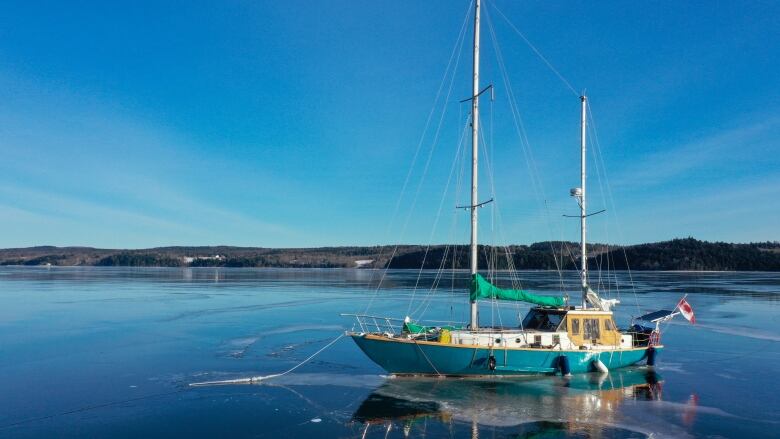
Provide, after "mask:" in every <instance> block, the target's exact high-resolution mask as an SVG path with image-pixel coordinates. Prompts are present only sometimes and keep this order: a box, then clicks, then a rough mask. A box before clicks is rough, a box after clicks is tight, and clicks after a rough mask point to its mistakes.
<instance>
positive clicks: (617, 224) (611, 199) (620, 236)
mask: <svg viewBox="0 0 780 439" xmlns="http://www.w3.org/2000/svg"><path fill="white" fill-rule="evenodd" d="M586 105H587V106H588V115H589V116H590V117H589V118H590V124H591V126H592V127H593V144H594V148H593V149H594V150H596V153H597V157H598V159H599V160H598V161H599V162H600V163H601V167H602V169H603V170H604V180H605V182H606V187H607V196H608V197H609V204H610V205H611V206H612V209H611V213H612V215H613V218H614V220H615V227H616V229H617V233H618V239H619V240H620V241H621V242H623V231H622V228H621V227H620V222H619V221H618V213H617V208H616V207H615V197H614V196H613V194H612V186H611V185H610V184H609V176H608V175H607V172H606V167H605V166H604V157H603V155H602V154H601V147H600V144H599V137H598V131H597V129H596V121H595V119H594V118H593V110H592V109H591V108H590V102H586ZM621 250H622V252H623V258H624V259H625V262H626V271H627V272H628V279H629V282H630V285H631V290H632V292H633V293H634V305H635V307H636V312H637V315H639V314H641V312H640V309H639V298H638V297H637V294H636V285H635V284H634V276H633V274H632V273H631V267H630V265H629V263H628V253H626V248H625V246H621Z"/></svg>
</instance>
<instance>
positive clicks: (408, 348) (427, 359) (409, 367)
mask: <svg viewBox="0 0 780 439" xmlns="http://www.w3.org/2000/svg"><path fill="white" fill-rule="evenodd" d="M350 336H351V337H352V339H353V340H354V341H355V343H356V344H357V345H358V347H360V349H361V350H362V351H363V352H365V354H366V355H367V356H368V357H369V358H370V359H371V360H372V361H374V363H376V364H378V365H379V366H380V367H381V368H383V369H384V370H386V371H387V372H389V373H392V374H396V375H450V376H479V375H533V374H555V373H556V372H558V371H559V364H560V362H561V360H560V358H559V357H560V356H562V355H564V356H566V358H567V360H568V363H569V368H570V371H571V373H585V372H592V371H593V370H595V369H594V362H595V360H596V359H598V360H600V361H601V362H602V363H603V364H604V365H605V366H606V367H607V368H608V369H617V368H621V367H626V366H631V365H634V364H636V363H639V362H640V361H642V360H644V359H646V358H647V350H648V348H647V347H639V348H632V349H615V350H603V351H599V350H560V349H538V348H506V349H503V348H498V349H493V348H491V347H488V346H468V345H451V344H442V343H437V342H429V341H414V340H407V339H398V338H389V337H384V336H381V335H374V334H350ZM654 349H655V350H656V354H657V353H658V352H659V351H661V350H662V349H663V346H655V347H654ZM491 355H492V356H493V357H494V359H495V368H494V369H491V367H490V363H491V361H490V357H491Z"/></svg>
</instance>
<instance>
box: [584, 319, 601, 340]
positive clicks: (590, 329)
mask: <svg viewBox="0 0 780 439" xmlns="http://www.w3.org/2000/svg"><path fill="white" fill-rule="evenodd" d="M583 320H584V322H583V325H582V326H583V330H584V335H583V337H584V338H585V339H586V340H597V339H599V338H601V332H600V331H599V319H583Z"/></svg>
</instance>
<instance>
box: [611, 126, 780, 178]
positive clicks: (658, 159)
mask: <svg viewBox="0 0 780 439" xmlns="http://www.w3.org/2000/svg"><path fill="white" fill-rule="evenodd" d="M778 138H780V116H778V115H777V114H772V115H769V116H764V117H763V118H762V119H761V120H759V121H758V122H751V123H747V124H743V125H740V126H737V127H734V128H731V129H728V130H723V131H717V132H715V133H711V134H708V135H703V136H700V137H698V138H695V139H693V140H691V141H690V142H687V143H684V144H678V145H675V146H672V147H667V148H664V150H662V151H658V152H652V153H650V154H646V155H644V156H640V157H635V158H632V161H631V163H630V164H629V165H627V166H625V167H624V168H623V169H622V170H621V172H619V174H617V178H616V179H615V180H614V183H615V184H616V185H619V186H624V187H635V186H644V187H647V186H651V185H656V184H661V183H666V182H668V181H669V180H672V179H674V177H678V176H681V175H683V174H685V173H687V172H690V171H693V170H699V169H707V168H714V167H716V166H723V165H726V166H728V165H730V164H734V163H736V162H739V161H742V160H745V159H747V160H757V159H761V157H754V155H753V154H752V153H753V152H755V153H756V155H761V154H762V153H763V152H764V150H765V149H769V148H770V147H772V146H773V145H776V144H777V139H778ZM775 150H777V149H775ZM764 159H776V158H773V157H764Z"/></svg>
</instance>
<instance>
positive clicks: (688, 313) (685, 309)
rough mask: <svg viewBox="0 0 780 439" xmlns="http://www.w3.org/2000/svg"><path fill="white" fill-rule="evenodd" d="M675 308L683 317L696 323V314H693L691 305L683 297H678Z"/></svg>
mask: <svg viewBox="0 0 780 439" xmlns="http://www.w3.org/2000/svg"><path fill="white" fill-rule="evenodd" d="M677 309H679V310H680V313H681V314H682V315H683V317H685V318H686V319H687V320H688V321H689V322H691V323H693V324H694V325H695V324H696V316H694V315H693V308H691V305H690V304H689V303H688V302H687V301H686V300H685V297H683V298H682V299H680V302H679V303H678V304H677Z"/></svg>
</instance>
